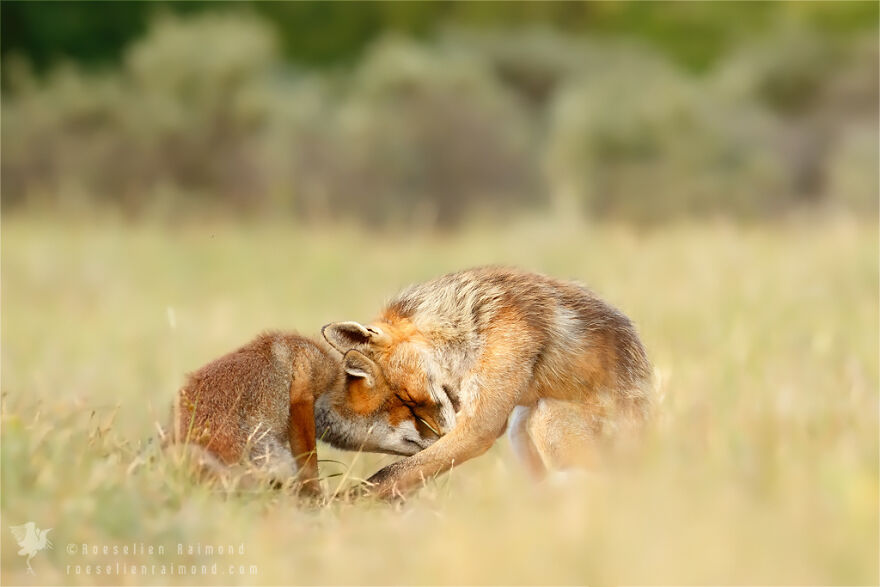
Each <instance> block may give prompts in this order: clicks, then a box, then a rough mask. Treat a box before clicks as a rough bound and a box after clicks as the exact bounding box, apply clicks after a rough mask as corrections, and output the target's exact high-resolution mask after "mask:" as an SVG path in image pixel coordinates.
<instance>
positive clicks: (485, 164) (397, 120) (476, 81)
mask: <svg viewBox="0 0 880 587" xmlns="http://www.w3.org/2000/svg"><path fill="white" fill-rule="evenodd" d="M337 122H338V124H339V132H340V134H341V136H342V137H343V140H344V142H345V144H346V145H347V147H348V148H347V151H346V153H347V155H348V157H349V162H350V164H351V165H352V166H353V170H354V173H355V174H356V175H357V177H358V180H357V181H356V182H355V183H354V184H353V185H351V186H345V188H344V189H338V190H336V196H338V197H341V198H342V199H343V200H344V201H338V202H336V205H343V204H345V203H349V204H351V205H353V206H354V207H355V209H356V210H357V211H358V214H359V215H360V217H361V218H363V219H365V220H367V221H369V222H371V223H381V222H382V221H383V219H385V218H388V217H391V218H392V219H394V220H404V221H410V220H419V221H421V222H428V223H436V224H439V225H442V226H449V225H453V224H456V223H458V222H459V221H460V220H461V217H462V215H463V214H464V213H466V212H469V211H473V210H475V209H477V208H483V209H485V208H487V207H496V206H497V205H503V207H502V208H501V210H503V209H504V207H509V206H512V205H515V204H516V203H522V202H523V201H525V200H527V199H528V198H529V196H531V195H533V194H535V193H536V191H537V190H536V189H535V188H536V186H535V182H536V177H537V175H536V172H535V166H534V164H533V161H534V160H535V157H534V156H533V153H532V152H531V146H532V141H531V140H530V136H529V127H528V120H527V118H526V115H525V113H524V112H522V110H521V109H520V108H518V106H517V104H516V103H515V102H514V101H513V100H512V99H511V97H510V96H509V95H508V93H507V92H506V91H505V90H504V89H503V88H502V87H501V86H500V85H499V84H498V82H497V81H496V80H495V79H494V78H493V77H492V76H491V74H490V73H489V72H488V71H487V70H486V69H485V67H484V65H483V64H482V63H480V62H478V61H477V60H475V59H473V58H472V57H470V56H469V55H467V54H462V53H457V52H450V51H429V50H426V49H425V48H423V47H420V46H417V45H414V44H412V43H410V42H405V41H402V40H399V39H388V40H385V41H383V42H380V43H378V44H377V45H376V46H374V47H373V48H372V49H371V50H370V51H369V52H368V53H367V55H366V56H365V58H364V60H363V62H362V63H361V65H360V67H359V68H358V69H357V71H356V72H355V74H354V79H353V82H352V87H351V91H350V92H349V94H348V96H347V98H346V100H345V101H344V102H343V104H342V105H341V109H340V111H339V113H338V117H337ZM497 209H498V208H497V207H496V210H497ZM395 217H396V218H395Z"/></svg>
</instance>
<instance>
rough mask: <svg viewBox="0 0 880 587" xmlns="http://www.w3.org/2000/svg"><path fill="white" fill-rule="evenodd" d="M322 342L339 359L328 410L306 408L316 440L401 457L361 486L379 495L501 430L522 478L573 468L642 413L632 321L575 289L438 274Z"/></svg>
mask: <svg viewBox="0 0 880 587" xmlns="http://www.w3.org/2000/svg"><path fill="white" fill-rule="evenodd" d="M322 333H323V335H324V338H325V339H326V340H327V342H329V343H330V345H332V346H333V347H334V348H336V349H337V350H338V351H339V352H341V353H343V354H344V358H343V365H344V371H345V373H346V381H345V385H344V389H345V393H344V394H343V395H341V396H340V395H335V394H334V395H335V399H336V401H333V397H332V396H329V395H328V396H325V397H322V398H319V400H318V404H317V405H316V414H317V416H316V417H317V433H318V436H319V438H320V437H321V436H322V434H323V435H326V437H327V440H329V441H330V442H331V443H333V444H336V445H337V446H340V445H343V446H344V445H347V446H348V447H350V448H358V446H355V445H356V444H358V442H364V439H365V438H368V439H369V440H368V441H367V442H366V444H365V445H364V446H363V448H364V449H366V450H380V451H382V452H392V453H395V454H401V455H410V456H408V458H406V459H402V460H400V461H398V462H396V463H394V464H392V465H389V466H388V467H385V468H384V469H382V470H381V471H379V472H378V473H376V474H375V475H374V476H373V477H372V478H371V479H370V481H371V482H372V483H373V484H375V490H376V491H377V492H378V493H379V494H380V495H383V496H390V495H396V494H402V493H404V492H406V491H407V490H409V489H411V488H412V487H414V486H415V485H417V484H419V483H421V481H422V480H423V479H427V478H429V477H432V476H434V475H437V474H439V473H441V472H443V471H446V470H448V469H449V468H450V467H452V466H453V465H454V464H461V463H463V462H464V461H466V460H469V459H471V458H473V457H475V456H478V455H480V454H482V453H483V452H485V451H486V450H487V449H488V448H489V447H490V446H491V445H492V444H493V443H494V441H495V439H496V438H497V437H498V436H499V435H500V434H501V433H502V432H503V431H504V430H505V428H508V430H509V435H510V438H511V442H512V444H513V447H514V450H515V451H516V452H517V454H518V455H519V456H520V457H521V458H522V459H523V460H524V462H525V463H526V465H527V466H528V468H529V470H530V471H532V472H533V473H534V474H535V475H536V476H540V475H542V474H543V473H544V472H545V471H546V469H547V468H564V467H568V466H572V465H577V464H583V463H584V462H585V461H589V460H590V458H591V457H590V456H589V455H590V453H591V452H592V451H591V445H592V444H594V443H595V441H596V440H597V439H598V438H600V437H601V436H602V435H605V434H607V433H609V432H612V431H613V430H614V429H615V428H616V427H618V425H620V424H622V423H639V422H641V421H642V420H644V418H645V417H646V415H647V413H648V411H649V408H650V398H651V390H652V382H651V373H652V370H651V366H650V363H649V361H648V358H647V355H646V353H645V350H644V347H643V346H642V343H641V341H640V340H639V337H638V334H637V333H636V330H635V327H634V326H633V324H632V322H630V320H629V319H628V318H627V317H626V316H624V315H623V314H622V313H621V312H619V311H618V310H616V309H615V308H613V307H612V306H610V305H608V304H607V303H605V302H604V301H602V300H600V299H599V298H598V297H596V296H595V295H594V294H593V293H592V292H590V291H589V290H587V289H586V288H585V287H583V286H581V285H579V284H577V283H573V282H567V281H562V280H558V279H553V278H550V277H546V276H543V275H539V274H535V273H528V272H523V271H519V270H516V269H509V268H498V267H482V268H476V269H472V270H468V271H463V272H459V273H452V274H449V275H445V276H443V277H440V278H437V279H434V280H432V281H428V282H426V283H423V284H418V285H414V286H411V287H409V288H408V289H406V290H404V291H403V292H402V293H401V294H399V295H398V296H397V297H396V298H395V299H394V300H392V301H391V302H390V303H389V304H387V305H386V307H385V308H384V310H383V311H382V312H381V313H380V315H379V317H378V318H377V319H376V320H375V321H374V322H372V323H370V324H368V325H362V324H359V323H357V322H337V323H334V324H329V325H327V326H325V327H324V328H323V329H322ZM331 406H332V408H333V409H332V410H330V409H329V408H330V407H331ZM508 421H509V422H508ZM364 427H365V428H364ZM367 432H369V434H368V433H367Z"/></svg>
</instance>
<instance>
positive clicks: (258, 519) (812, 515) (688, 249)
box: [0, 215, 878, 584]
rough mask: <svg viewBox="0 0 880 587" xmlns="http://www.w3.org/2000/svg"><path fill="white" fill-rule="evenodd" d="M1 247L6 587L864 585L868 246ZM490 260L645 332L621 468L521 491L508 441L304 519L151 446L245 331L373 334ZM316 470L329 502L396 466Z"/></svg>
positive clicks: (214, 231)
mask: <svg viewBox="0 0 880 587" xmlns="http://www.w3.org/2000/svg"><path fill="white" fill-rule="evenodd" d="M2 237H3V242H2V245H3V246H2V270H3V289H2V294H3V296H2V393H3V412H2V475H3V477H2V486H3V492H2V495H0V500H2V501H0V504H2V514H3V525H4V526H6V527H4V528H3V530H2V532H3V534H2V539H3V541H2V581H3V583H4V584H12V583H16V584H17V583H21V584H58V583H78V584H90V583H100V584H166V583H170V584H178V583H192V582H196V583H205V584H214V583H221V584H277V583H295V584H329V583H366V584H376V583H413V584H434V583H472V584H482V583H508V584H518V583H551V584H554V583H555V584H567V583H589V584H615V583H630V584H631V583H643V584H644V583H677V584H684V583H701V584H708V583H765V584H769V583H798V584H831V583H847V584H861V583H864V584H876V583H877V581H878V566H877V565H878V561H877V553H878V543H877V540H878V535H877V528H878V339H877V324H878V306H877V303H878V258H877V239H878V232H877V225H876V224H875V223H871V222H855V221H851V220H840V219H838V220H817V219H812V220H802V221H793V222H790V223H788V224H786V225H781V226H773V227H772V228H771V227H768V226H760V225H758V226H752V227H741V226H740V227H735V226H732V225H727V224H714V225H703V226H697V225H692V224H683V225H679V226H674V227H672V226H671V227H667V228H664V229H660V230H656V231H653V232H648V233H641V234H640V233H636V232H634V231H633V230H631V229H626V228H615V227H611V226H605V227H592V226H589V225H575V224H572V225H568V226H566V225H560V224H559V223H558V222H556V223H551V222H545V221H528V222H518V223H513V224H511V225H510V226H508V227H506V228H500V227H494V228H487V227H472V228H469V229H466V230H464V231H463V232H461V233H457V234H456V235H454V236H450V235H447V236H443V235H434V236H430V235H422V234H415V235H407V234H403V233H399V234H397V235H388V234H386V235H384V236H374V235H372V234H370V233H369V232H367V231H366V230H355V229H342V228H336V229H332V230H320V229H317V228H295V227H290V226H283V225H281V224H277V225H268V226H267V225H265V224H260V225H248V224H236V225H233V224H231V223H229V222H226V223H217V224H211V225H207V226H199V227H196V226H180V227H178V228H175V229H172V230H169V229H167V228H162V229H160V228H157V227H151V226H150V225H149V223H147V224H138V225H127V224H124V223H122V222H119V221H112V220H104V221H99V222H95V221H92V222H89V223H85V222H79V221H76V220H73V221H70V222H62V221H60V220H46V219H41V218H35V217H32V216H28V215H24V216H17V217H13V218H11V219H5V220H4V224H3V234H2ZM490 262H491V263H495V262H499V263H510V264H516V265H519V266H522V267H526V268H529V269H534V270H539V271H542V272H546V273H549V274H552V275H556V276H560V277H572V278H577V279H579V280H581V281H584V282H586V283H588V284H589V285H590V286H591V287H592V288H593V289H594V290H595V291H597V292H598V293H599V294H601V295H603V296H605V297H606V298H607V299H609V300H611V301H612V302H613V303H615V304H616V305H618V306H619V307H620V308H622V309H623V310H624V311H626V312H627V313H628V314H629V315H630V316H631V317H632V318H633V319H634V320H635V322H636V323H637V324H638V326H639V328H640V331H641V333H642V335H643V337H644V340H645V343H646V345H647V347H648V349H649V352H650V355H651V357H652V359H653V362H654V364H655V368H656V371H657V375H658V380H659V383H660V384H659V388H660V389H659V393H660V394H661V401H660V403H659V409H658V413H657V418H656V421H655V423H654V425H653V426H652V428H651V430H650V431H649V434H648V435H647V438H646V440H645V443H644V446H643V447H642V449H641V450H640V451H638V453H637V454H636V455H635V456H634V457H630V458H628V459H627V460H626V461H625V462H620V463H617V465H616V466H614V467H612V468H610V469H609V470H607V471H604V472H602V473H598V474H594V475H591V476H588V477H577V476H575V477H569V478H566V479H554V480H551V481H550V482H547V483H545V484H543V485H539V486H535V485H532V484H531V483H529V482H528V480H527V479H526V477H525V475H524V474H523V472H522V471H521V470H520V469H519V468H518V465H517V463H516V461H515V460H514V458H513V455H512V454H511V451H510V449H509V446H508V444H507V441H506V439H503V440H502V441H500V442H499V443H497V445H496V447H495V448H493V449H492V450H491V451H490V452H489V453H487V454H486V455H484V456H482V457H480V458H479V459H477V460H475V461H472V462H469V463H467V464H465V465H463V466H461V467H459V468H457V469H455V470H454V471H453V473H452V474H450V475H447V476H444V477H441V478H439V479H437V480H435V481H433V482H430V483H428V485H427V486H426V487H425V488H423V489H422V490H421V491H420V492H419V493H418V494H417V495H416V496H415V497H413V498H412V499H410V500H409V501H407V502H406V503H405V504H402V505H401V504H397V505H388V504H384V503H377V502H372V501H360V502H356V503H348V502H342V501H338V500H337V501H329V502H328V503H318V504H316V503H303V502H299V501H298V500H297V499H296V498H295V497H292V496H290V495H286V494H283V493H279V492H272V491H266V492H258V493H241V494H232V495H229V494H226V493H224V492H222V491H219V490H217V489H211V488H209V487H205V486H204V485H198V484H194V483H193V482H192V481H191V480H190V479H189V478H188V477H187V476H186V475H185V474H184V473H185V472H184V471H183V470H182V469H181V468H180V467H177V466H175V463H173V462H171V461H169V460H168V459H166V458H164V457H163V455H162V453H161V452H159V451H158V450H156V449H155V447H154V445H148V444H147V440H148V439H150V438H152V437H155V434H156V432H155V425H156V424H157V423H161V422H163V421H164V420H165V418H166V415H167V413H168V408H169V404H170V401H171V397H172V395H173V394H174V392H175V391H176V389H177V388H178V386H179V385H180V383H181V382H182V378H183V376H184V373H185V372H187V371H189V370H193V369H195V368H197V367H199V366H200V365H201V364H203V363H205V362H207V361H208V360H210V359H212V358H214V357H216V356H218V355H220V354H222V353H224V352H226V351H228V350H230V349H232V348H234V347H235V346H237V345H239V344H240V343H243V342H244V341H246V340H248V339H249V338H250V337H252V336H253V335H254V334H255V333H256V332H258V331H260V330H261V329H264V328H289V329H296V330H298V331H300V332H302V333H307V334H316V333H317V332H318V329H319V328H320V326H321V325H322V324H324V323H326V322H329V321H332V320H338V319H363V320H366V319H369V318H370V317H371V316H372V315H373V314H374V313H375V312H376V311H377V310H378V308H379V307H380V305H381V303H382V301H383V300H384V299H386V298H388V297H389V296H390V295H392V294H393V293H394V292H395V291H396V290H397V289H398V288H400V287H401V286H403V285H405V284H407V283H409V282H412V281H417V280H422V279H426V278H429V277H431V276H434V275H437V274H440V273H442V272H445V271H450V270H455V269H460V268H463V267H467V266H472V265H476V264H481V263H490ZM319 450H320V458H321V459H322V462H321V467H322V474H323V475H324V476H326V477H327V481H326V486H327V489H328V493H330V494H332V493H333V491H334V489H335V488H336V487H337V486H338V485H339V484H340V482H342V483H343V484H346V485H347V484H350V483H352V482H355V481H356V480H357V479H360V478H364V477H366V476H368V475H369V473H370V472H372V471H375V470H376V469H377V468H379V467H380V466H382V465H383V464H386V463H388V462H391V457H382V456H375V455H357V454H355V453H343V452H340V451H334V450H332V449H329V448H327V447H325V446H321V447H319ZM27 521H34V522H35V523H36V525H37V526H38V527H40V528H47V527H51V528H53V530H52V531H51V532H50V534H49V538H50V539H51V540H52V541H53V543H54V549H52V550H47V551H44V552H40V553H39V554H37V555H36V556H35V557H34V559H33V560H32V566H33V567H34V570H35V573H36V574H35V575H27V574H26V566H25V557H23V556H19V555H18V554H17V549H18V547H17V545H16V543H15V541H14V540H13V539H12V538H13V537H12V535H11V534H10V533H9V532H8V528H7V527H8V526H10V525H17V524H23V523H25V522H27ZM70 545H73V546H72V547H71V546H70ZM84 545H85V548H86V550H87V552H86V553H85V554H84V553H83V551H82V549H83V548H84ZM105 545H106V546H108V547H109V548H110V552H109V554H104V553H103V551H102V550H101V549H103V547H104V546H105ZM160 545H161V546H163V547H164V549H165V551H164V554H159V553H158V552H156V551H157V549H158V547H159V546H160ZM178 545H183V548H184V549H185V552H184V553H183V554H178V550H177V549H178ZM218 545H222V546H227V545H233V546H234V549H235V550H234V554H232V555H222V556H221V555H218V554H216V552H215V554H213V555H206V554H205V547H207V546H214V547H217V546H218ZM114 546H116V547H119V548H120V550H119V552H120V553H121V552H123V550H122V549H123V548H124V547H128V548H129V549H130V550H133V551H134V552H130V553H129V554H128V555H124V554H114V552H113V550H112V549H113V547H114ZM151 546H152V547H153V548H154V552H153V554H152V555H151V554H150V553H149V547H151ZM200 546H201V548H202V552H201V554H199V552H198V549H199V547H200ZM96 547H97V548H98V550H99V551H98V553H97V554H95V552H94V549H95V548H96ZM190 547H193V548H194V549H196V552H195V553H194V554H188V553H187V552H186V549H188V548H190ZM141 549H143V551H142V550H141ZM240 549H241V550H243V554H242V552H241V550H240ZM215 563H217V566H216V567H213V569H216V573H217V574H216V575H215V574H212V566H213V565H215ZM107 565H111V574H110V575H107V574H106V570H103V571H102V574H101V575H97V574H95V573H96V567H98V566H102V567H105V569H106V566H107ZM118 565H123V567H124V568H127V569H128V570H127V571H125V570H123V571H119V568H120V567H119V566H118ZM192 565H196V569H195V570H196V571H197V574H195V575H192V574H189V573H190V569H192ZM202 565H205V570H203V569H202ZM131 566H134V567H135V569H134V571H132V570H131ZM179 566H185V567H186V572H187V573H188V574H186V575H180V574H173V575H170V574H162V572H161V570H159V569H162V568H165V569H166V571H165V572H166V573H169V572H171V571H169V570H168V569H169V568H170V567H173V569H174V572H175V573H176V572H177V571H178V569H179ZM230 566H232V567H234V572H235V573H238V572H239V571H244V572H245V574H244V575H240V574H231V573H230V571H231V570H233V569H230V568H229V567H230ZM205 571H206V574H205ZM117 572H118V573H121V574H115V573H117ZM87 573H90V574H87ZM144 573H146V574H144ZM252 573H255V574H252Z"/></svg>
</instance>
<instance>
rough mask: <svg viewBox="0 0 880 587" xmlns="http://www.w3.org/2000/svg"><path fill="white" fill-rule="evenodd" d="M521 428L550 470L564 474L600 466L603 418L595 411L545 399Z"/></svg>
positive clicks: (579, 405)
mask: <svg viewBox="0 0 880 587" xmlns="http://www.w3.org/2000/svg"><path fill="white" fill-rule="evenodd" d="M521 426H522V428H524V431H525V432H526V433H527V436H528V440H529V441H530V442H531V443H532V446H533V447H534V452H535V453H536V454H537V455H539V456H540V459H541V461H542V463H543V464H544V466H545V467H546V468H547V469H550V470H554V471H563V470H567V469H592V468H594V467H595V466H596V464H597V456H598V455H597V449H598V446H597V444H598V442H597V441H598V433H599V430H600V428H601V417H600V415H599V414H598V411H597V409H596V408H595V407H593V406H589V405H586V404H583V403H580V402H573V401H565V400H558V399H550V398H542V399H540V400H538V402H537V403H536V404H535V405H534V406H532V407H531V408H529V412H528V416H527V419H525V422H524V423H523V424H522V425H521ZM511 440H512V439H511Z"/></svg>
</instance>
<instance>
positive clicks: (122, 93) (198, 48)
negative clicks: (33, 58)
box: [2, 15, 275, 211]
mask: <svg viewBox="0 0 880 587" xmlns="http://www.w3.org/2000/svg"><path fill="white" fill-rule="evenodd" d="M274 59H275V53H274V48H273V41H272V36H271V33H270V31H269V30H268V29H267V28H266V26H265V25H263V24H262V23H260V22H259V21H257V20H254V19H252V18H248V17H243V16H236V17H231V16H222V15H204V16H201V17H199V18H198V19H196V20H192V21H188V22H181V21H174V20H161V21H159V22H157V23H156V25H155V26H154V27H153V28H152V29H151V31H150V33H149V34H148V35H147V36H146V37H145V38H144V39H143V40H141V41H139V42H137V43H135V44H134V45H133V46H132V47H131V48H130V49H129V51H128V52H127V55H126V58H125V64H124V67H123V69H122V71H121V72H118V73H107V74H89V73H84V72H81V71H79V70H76V69H74V68H72V67H70V66H66V67H61V68H58V69H56V70H55V71H54V72H53V73H52V74H51V75H49V76H48V77H47V78H46V79H45V80H44V81H42V82H38V81H35V80H32V79H29V76H28V75H27V74H26V72H25V73H23V74H22V75H21V76H19V78H20V79H19V80H18V83H16V84H15V87H14V88H13V91H12V92H11V93H10V94H9V95H8V96H7V97H6V99H4V102H3V118H4V120H5V121H11V123H10V124H4V126H3V143H4V145H6V146H7V147H8V148H7V150H6V153H5V154H6V155H7V157H4V159H3V168H2V169H3V177H4V179H8V180H9V181H10V183H11V185H9V184H7V190H5V194H4V196H5V197H4V206H5V207H8V206H10V205H14V204H16V203H17V202H19V201H20V200H21V199H23V198H24V197H25V195H28V194H30V195H34V194H37V195H39V194H46V193H65V194H70V193H85V194H88V195H89V196H88V197H91V198H97V199H102V200H104V201H111V202H116V203H122V204H123V205H124V206H126V207H127V208H130V209H132V210H134V211H139V210H143V209H144V208H149V207H150V205H151V204H150V202H149V198H150V197H151V196H153V195H155V194H156V193H161V192H163V191H164V192H170V193H171V194H172V196H171V197H173V198H174V199H175V200H180V199H181V198H184V199H185V198H186V197H196V196H201V197H207V196H208V194H210V196H211V197H215V198H219V199H221V200H224V201H228V202H230V203H232V204H233V205H236V206H239V207H250V206H252V205H253V204H254V200H256V201H259V200H260V197H261V195H263V193H264V192H265V189H264V188H263V186H260V185H259V182H258V181H257V180H258V179H259V175H260V158H259V156H260V150H259V149H258V148H256V147H257V146H258V145H257V144H256V143H257V139H258V136H259V134H260V132H261V130H262V129H263V128H265V127H267V126H268V125H269V124H270V123H271V119H272V116H271V113H270V112H268V111H267V110H266V109H265V108H261V104H259V103H255V102H254V101H253V100H251V92H252V91H253V90H254V89H255V88H258V87H259V86H260V85H261V84H265V83H267V80H268V79H269V75H270V73H271V68H272V67H273V65H274V64H275V61H274Z"/></svg>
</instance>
